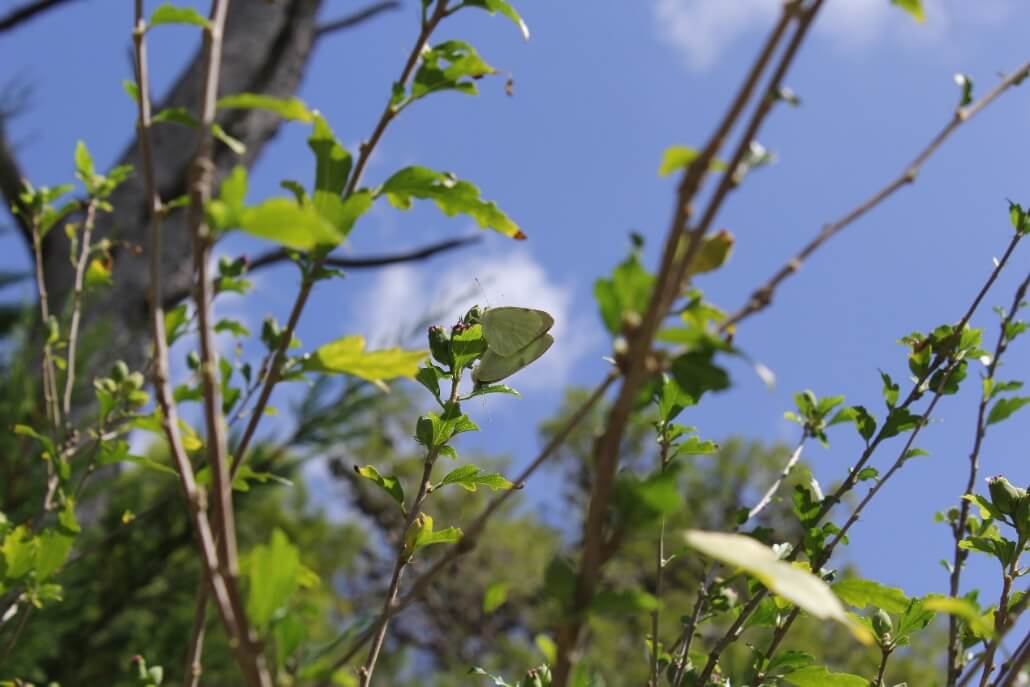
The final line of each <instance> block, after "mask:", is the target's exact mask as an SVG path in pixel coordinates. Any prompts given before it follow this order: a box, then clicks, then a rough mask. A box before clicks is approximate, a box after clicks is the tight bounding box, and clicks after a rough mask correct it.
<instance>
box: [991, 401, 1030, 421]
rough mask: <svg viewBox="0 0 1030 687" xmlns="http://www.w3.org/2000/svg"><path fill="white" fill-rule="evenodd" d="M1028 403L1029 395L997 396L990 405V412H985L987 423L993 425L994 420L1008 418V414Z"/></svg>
mask: <svg viewBox="0 0 1030 687" xmlns="http://www.w3.org/2000/svg"><path fill="white" fill-rule="evenodd" d="M1028 403H1030V396H1013V397H1010V398H999V399H998V400H997V401H995V402H994V405H993V406H991V412H990V413H988V414H987V424H988V425H993V424H994V423H996V422H1001V421H1002V420H1006V419H1008V418H1009V416H1011V415H1012V414H1013V413H1015V412H1016V411H1017V410H1019V409H1020V408H1022V407H1023V406H1025V405H1027V404H1028Z"/></svg>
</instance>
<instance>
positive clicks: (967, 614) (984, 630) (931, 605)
mask: <svg viewBox="0 0 1030 687" xmlns="http://www.w3.org/2000/svg"><path fill="white" fill-rule="evenodd" d="M923 608H925V609H927V610H931V611H938V612H940V613H947V614H948V615H954V616H958V617H959V618H962V620H965V621H966V623H968V625H969V629H970V631H972V633H973V634H974V635H975V636H976V637H979V638H981V639H990V638H991V637H993V636H994V626H993V625H992V624H991V622H990V621H989V620H987V618H986V617H985V616H984V615H982V614H981V613H980V609H978V608H977V607H976V605H975V604H973V603H972V602H971V601H969V600H968V599H960V598H956V597H953V596H942V595H939V594H930V595H928V596H927V597H926V598H925V599H923Z"/></svg>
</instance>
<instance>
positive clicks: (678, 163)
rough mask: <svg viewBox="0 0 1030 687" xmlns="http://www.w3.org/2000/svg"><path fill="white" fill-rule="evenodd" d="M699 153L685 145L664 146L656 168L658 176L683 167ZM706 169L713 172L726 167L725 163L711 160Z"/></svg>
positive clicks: (723, 169)
mask: <svg viewBox="0 0 1030 687" xmlns="http://www.w3.org/2000/svg"><path fill="white" fill-rule="evenodd" d="M700 154H701V153H700V151H697V150H694V149H693V148H688V147H686V146H670V147H668V148H666V149H665V152H664V153H662V164H661V166H660V167H659V168H658V176H663V177H664V176H668V175H670V174H672V173H673V172H675V171H677V170H680V169H685V168H686V167H687V166H688V165H690V163H691V162H693V161H694V160H696V159H697V156H698V155H700ZM708 169H709V170H710V171H713V172H722V171H725V169H726V163H725V162H721V161H719V160H712V161H711V162H709V163H708Z"/></svg>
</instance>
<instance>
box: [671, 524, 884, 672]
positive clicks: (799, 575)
mask: <svg viewBox="0 0 1030 687" xmlns="http://www.w3.org/2000/svg"><path fill="white" fill-rule="evenodd" d="M686 542H687V546H690V547H691V548H694V549H697V550H698V551H700V552H701V553H703V554H705V555H707V556H709V557H711V558H714V559H716V560H718V561H722V562H723V563H726V564H728V565H731V566H733V567H736V568H740V569H742V570H744V571H745V572H747V573H748V574H750V575H752V576H753V577H755V579H757V580H758V581H759V582H761V583H762V584H763V585H765V586H766V587H768V588H769V591H771V592H773V593H774V594H778V595H779V596H781V597H783V598H784V599H786V600H787V601H790V602H791V603H793V604H795V605H797V606H799V607H800V608H801V609H802V610H805V611H807V612H808V613H810V614H811V615H813V616H815V617H816V618H819V619H823V620H835V621H837V622H839V623H842V624H844V625H845V626H847V627H848V628H849V629H850V630H851V631H852V633H853V634H854V635H855V637H856V638H857V639H858V640H859V641H861V642H863V643H869V642H871V641H872V638H871V637H870V636H868V634H867V633H866V632H864V631H863V630H861V629H860V628H857V627H856V626H855V624H854V623H853V622H852V621H851V620H850V619H849V618H848V617H847V615H846V614H845V612H844V607H843V606H842V605H841V603H840V600H839V599H838V598H837V596H836V595H835V594H834V593H833V591H832V590H831V589H830V587H829V585H827V584H826V583H825V582H823V581H822V580H821V579H820V578H818V577H816V576H815V575H813V574H812V573H810V572H808V571H807V570H803V569H801V568H799V567H797V566H795V565H791V564H790V563H787V562H785V561H782V560H780V558H779V556H777V555H776V553H775V552H774V551H773V550H772V549H770V548H769V547H767V546H765V545H764V544H761V543H759V542H758V541H756V540H755V539H752V538H751V537H747V536H744V535H742V534H724V533H720V532H703V531H700V530H687V533H686ZM796 684H797V683H796ZM813 684H814V683H813ZM863 687H865V686H864V683H863Z"/></svg>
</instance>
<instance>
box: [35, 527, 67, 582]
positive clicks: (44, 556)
mask: <svg viewBox="0 0 1030 687" xmlns="http://www.w3.org/2000/svg"><path fill="white" fill-rule="evenodd" d="M36 539H37V541H38V548H37V550H36V561H35V568H36V580H38V581H40V582H42V581H43V580H46V579H47V578H49V577H50V576H51V575H53V574H54V573H56V572H57V571H58V570H60V569H61V567H62V566H63V565H64V562H65V561H66V560H68V554H69V553H70V552H71V550H72V542H74V537H69V536H68V535H66V534H62V533H60V532H58V531H57V530H46V531H45V532H43V533H42V534H41V535H39V536H38V537H36Z"/></svg>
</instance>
